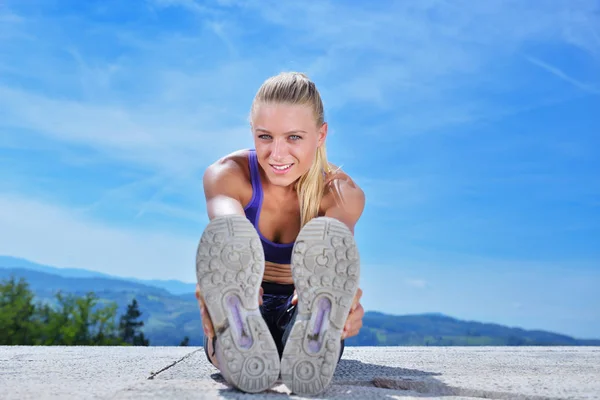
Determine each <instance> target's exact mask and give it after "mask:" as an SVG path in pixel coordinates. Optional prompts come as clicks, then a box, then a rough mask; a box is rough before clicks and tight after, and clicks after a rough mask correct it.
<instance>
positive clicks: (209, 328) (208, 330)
mask: <svg viewBox="0 0 600 400" xmlns="http://www.w3.org/2000/svg"><path fill="white" fill-rule="evenodd" d="M196 299H197V300H198V306H199V307H200V318H201V319H202V328H203V329H204V336H205V337H206V338H207V339H208V341H209V343H210V342H211V341H212V338H213V337H214V336H215V328H214V326H213V324H212V321H211V319H210V316H209V315H208V310H207V309H206V304H205V303H204V299H203V298H202V295H201V294H200V285H198V284H197V285H196Z"/></svg>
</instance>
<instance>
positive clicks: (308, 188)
mask: <svg viewBox="0 0 600 400" xmlns="http://www.w3.org/2000/svg"><path fill="white" fill-rule="evenodd" d="M260 103H262V104H269V103H270V104H274V103H275V104H277V103H284V104H293V105H304V106H308V107H310V108H311V110H312V111H313V114H314V115H315V119H316V123H317V126H319V127H320V126H321V125H323V123H324V122H325V113H324V110H323V102H322V100H321V95H320V94H319V91H318V90H317V87H316V85H315V84H314V82H312V81H311V80H310V79H309V78H308V76H306V75H305V74H303V73H301V72H282V73H280V74H279V75H276V76H272V77H270V78H269V79H267V80H266V81H265V82H264V83H263V84H262V86H261V87H260V88H259V89H258V92H257V93H256V96H255V97H254V101H253V102H252V109H251V115H252V114H253V113H254V109H255V107H256V106H257V105H258V104H260ZM329 172H330V166H329V162H328V161H327V151H326V149H325V142H323V144H321V146H319V147H318V148H317V154H316V156H315V160H314V161H313V164H312V166H311V167H310V169H309V170H308V171H307V172H306V173H305V174H303V175H302V176H301V177H300V179H298V182H296V192H297V193H298V200H299V202H300V226H304V225H306V223H307V222H308V221H310V220H311V219H313V218H315V217H317V216H318V215H319V207H320V205H321V200H322V199H323V192H324V190H325V178H324V176H325V174H326V173H329Z"/></svg>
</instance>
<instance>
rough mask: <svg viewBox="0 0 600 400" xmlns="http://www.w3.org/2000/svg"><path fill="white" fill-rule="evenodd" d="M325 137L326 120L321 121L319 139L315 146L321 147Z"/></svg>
mask: <svg viewBox="0 0 600 400" xmlns="http://www.w3.org/2000/svg"><path fill="white" fill-rule="evenodd" d="M326 137H327V122H323V125H321V127H320V128H319V140H318V141H317V147H321V145H323V143H325V138H326Z"/></svg>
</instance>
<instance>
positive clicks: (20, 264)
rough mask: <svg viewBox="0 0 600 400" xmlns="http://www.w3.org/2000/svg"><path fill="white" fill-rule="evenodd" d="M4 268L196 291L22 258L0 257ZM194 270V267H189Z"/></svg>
mask: <svg viewBox="0 0 600 400" xmlns="http://www.w3.org/2000/svg"><path fill="white" fill-rule="evenodd" d="M2 268H4V269H6V268H25V269H29V270H33V271H39V272H45V273H47V274H53V275H58V276H62V277H65V278H96V277H100V278H109V279H121V280H127V281H132V282H138V283H141V284H144V285H150V286H155V287H159V288H162V289H165V290H167V291H169V292H171V293H173V294H186V293H190V292H194V291H195V290H196V284H194V283H186V282H181V281H176V280H166V281H165V280H143V279H137V278H124V277H117V276H113V275H108V274H103V273H101V272H95V271H89V270H86V269H79V268H57V267H51V266H49V265H42V264H37V263H34V262H31V261H28V260H25V259H22V258H16V257H10V256H0V269H2ZM190 268H194V266H193V265H192V266H190Z"/></svg>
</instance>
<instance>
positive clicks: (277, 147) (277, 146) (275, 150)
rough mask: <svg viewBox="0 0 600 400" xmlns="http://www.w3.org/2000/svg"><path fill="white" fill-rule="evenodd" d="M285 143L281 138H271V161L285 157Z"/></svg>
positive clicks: (281, 159)
mask: <svg viewBox="0 0 600 400" xmlns="http://www.w3.org/2000/svg"><path fill="white" fill-rule="evenodd" d="M287 153H288V151H287V145H286V143H285V140H284V139H282V138H277V139H275V140H273V144H272V147H271V158H272V159H273V161H278V162H279V161H283V160H285V158H286V157H287Z"/></svg>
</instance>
